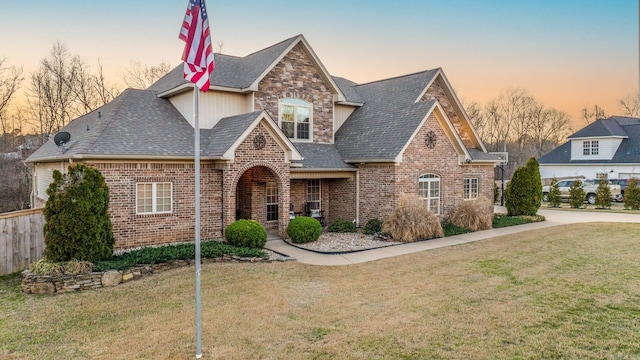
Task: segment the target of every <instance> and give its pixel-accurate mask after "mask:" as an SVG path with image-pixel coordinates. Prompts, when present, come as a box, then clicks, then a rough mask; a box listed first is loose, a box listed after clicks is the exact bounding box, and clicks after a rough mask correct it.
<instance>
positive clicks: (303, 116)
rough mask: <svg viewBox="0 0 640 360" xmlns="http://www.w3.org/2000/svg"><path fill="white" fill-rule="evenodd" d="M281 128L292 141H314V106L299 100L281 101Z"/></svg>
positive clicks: (288, 99)
mask: <svg viewBox="0 0 640 360" xmlns="http://www.w3.org/2000/svg"><path fill="white" fill-rule="evenodd" d="M280 128H281V129H282V131H283V132H284V133H285V135H287V137H289V138H290V139H295V140H313V138H312V136H313V104H311V103H310V102H307V101H304V100H302V99H297V98H287V99H282V100H280Z"/></svg>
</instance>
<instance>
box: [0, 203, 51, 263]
mask: <svg viewBox="0 0 640 360" xmlns="http://www.w3.org/2000/svg"><path fill="white" fill-rule="evenodd" d="M43 227H44V214H43V209H30V210H22V211H14V212H10V213H3V214H0V275H6V274H10V273H12V272H16V271H21V270H23V269H25V268H26V267H27V266H29V264H31V263H32V262H34V261H37V260H39V259H40V258H41V257H42V254H43V252H44V233H43Z"/></svg>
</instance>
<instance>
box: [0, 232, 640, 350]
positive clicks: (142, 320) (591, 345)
mask: <svg viewBox="0 0 640 360" xmlns="http://www.w3.org/2000/svg"><path fill="white" fill-rule="evenodd" d="M638 259H640V224H580V225H567V226H563V227H555V228H547V229H543V230H537V231H535V232H526V233H519V234H516V235H512V236H504V237H499V238H495V239H490V240H483V241H479V242H473V243H468V244H464V245H459V246H453V247H449V248H442V249H438V250H433V251H426V252H421V253H416V254H411V255H406V256H400V257H395V258H389V259H384V260H379V261H375V262H370V263H364V264H358V265H352V266H342V267H320V266H311V265H304V264H299V263H270V264H262V263H258V264H256V263H239V264H230V263H211V264H205V265H203V267H202V299H203V303H202V309H203V314H202V318H203V351H204V357H205V358H219V359H264V358H273V359H336V358H346V359H470V358H472V359H525V358H526V359H531V358H534V359H536V358H537V359H549V358H563V359H566V358H569V359H603V358H615V359H627V358H628V359H632V358H633V359H635V358H640V261H638ZM16 280H17V279H16V278H15V277H13V278H12V277H4V278H2V280H1V281H0V358H2V359H5V358H6V359H87V358H91V359H189V358H193V357H194V354H195V326H194V318H195V314H194V313H195V310H194V309H195V304H194V303H195V301H194V273H193V267H191V268H183V269H177V270H174V271H169V272H165V273H162V274H159V275H154V276H151V277H148V278H145V279H142V280H139V281H135V282H130V283H126V284H123V285H121V286H118V287H116V288H109V289H100V290H96V291H85V292H82V293H73V294H62V295H58V296H47V297H43V296H27V297H25V296H23V295H22V294H21V293H20V292H19V291H18V290H17V285H16V284H17V281H16Z"/></svg>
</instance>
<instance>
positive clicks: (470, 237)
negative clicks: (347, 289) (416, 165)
mask: <svg viewBox="0 0 640 360" xmlns="http://www.w3.org/2000/svg"><path fill="white" fill-rule="evenodd" d="M495 212H496V213H506V210H505V209H504V208H503V207H500V206H496V207H495ZM538 214H540V215H542V216H544V217H545V218H546V221H543V222H538V223H531V224H524V225H518V226H509V227H505V228H499V229H491V230H483V231H476V232H472V233H468V234H462V235H456V236H448V237H445V238H439V239H433V240H428V241H420V242H415V243H407V244H401V245H395V246H389V247H385V248H377V249H371V250H365V251H359V252H353V253H349V254H318V253H315V252H312V251H307V250H303V249H299V248H297V247H294V246H291V245H289V244H287V243H285V242H284V241H282V240H280V239H273V238H270V239H269V240H268V241H267V244H266V245H265V248H267V249H269V250H273V251H275V252H278V253H280V254H284V255H287V256H291V257H293V258H295V259H296V260H297V261H298V262H300V263H303V264H310V265H351V264H358V263H363V262H367V261H374V260H378V259H384V258H388V257H392V256H398V255H405V254H412V253H416V252H419V251H425V250H431V249H437V248H441V247H445V246H451V245H458V244H464V243H468V242H473V241H479V240H484V239H489V238H493V237H497V236H502V235H510V234H517V233H519V232H523V231H529V230H537V229H544V228H549V227H552V226H558V225H566V224H577V223H587V222H625V223H640V215H638V214H620V213H607V212H591V211H584V212H583V211H562V210H545V209H544V208H541V209H540V210H539V211H538Z"/></svg>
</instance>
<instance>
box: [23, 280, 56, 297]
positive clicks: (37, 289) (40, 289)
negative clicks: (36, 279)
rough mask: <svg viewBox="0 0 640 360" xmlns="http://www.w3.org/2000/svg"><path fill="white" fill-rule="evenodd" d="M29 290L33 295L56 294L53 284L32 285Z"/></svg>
mask: <svg viewBox="0 0 640 360" xmlns="http://www.w3.org/2000/svg"><path fill="white" fill-rule="evenodd" d="M29 290H31V293H32V294H39V295H42V294H53V293H55V292H56V287H55V285H53V283H51V282H40V283H35V284H32V285H31V287H30V288H29Z"/></svg>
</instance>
